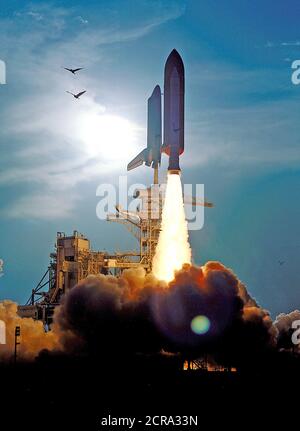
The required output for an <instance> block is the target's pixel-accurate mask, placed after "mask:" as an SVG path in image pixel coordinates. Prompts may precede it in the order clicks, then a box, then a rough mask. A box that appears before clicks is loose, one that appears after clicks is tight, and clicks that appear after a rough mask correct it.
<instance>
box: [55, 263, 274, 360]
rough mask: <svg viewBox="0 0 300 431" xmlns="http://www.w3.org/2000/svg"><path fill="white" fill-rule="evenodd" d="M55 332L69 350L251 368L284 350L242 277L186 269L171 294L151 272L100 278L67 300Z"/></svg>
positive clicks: (212, 266)
mask: <svg viewBox="0 0 300 431" xmlns="http://www.w3.org/2000/svg"><path fill="white" fill-rule="evenodd" d="M55 330H56V331H57V332H59V333H60V340H61V342H62V344H63V346H64V349H65V350H66V351H67V352H72V353H73V354H74V353H75V352H76V351H77V352H81V353H82V352H86V353H91V352H93V353H96V352H98V353H102V354H105V355H108V354H116V353H118V354H126V353H153V352H161V351H165V352H173V353H180V354H182V356H183V357H185V358H195V357H199V356H201V355H203V354H209V355H210V356H211V357H212V358H214V359H215V360H216V361H217V362H218V363H222V364H226V365H227V364H229V365H230V366H243V365H247V363H248V361H249V360H251V361H253V360H255V358H256V357H257V361H259V358H260V357H261V355H265V354H267V353H268V352H269V351H273V350H275V348H276V337H277V329H276V327H275V326H274V325H273V324H272V320H271V318H270V315H269V313H268V312H267V311H265V310H263V309H262V308H260V307H259V306H258V305H257V304H256V302H255V301H254V300H253V299H252V298H251V297H250V295H249V294H248V293H247V291H246V288H245V286H244V285H243V284H242V283H241V282H240V281H239V280H238V278H237V277H236V276H235V275H234V273H233V272H232V271H231V270H229V269H227V268H226V267H224V266H223V265H221V264H220V263H218V262H208V263H207V264H206V265H205V266H203V267H196V266H191V265H184V266H183V268H182V270H180V271H177V273H176V276H175V279H174V280H173V281H171V282H170V283H169V285H168V288H166V285H165V283H163V282H158V281H157V280H156V279H155V278H154V277H153V276H152V275H145V274H144V272H143V270H142V269H140V270H128V271H124V273H123V275H122V276H121V277H120V278H115V277H112V276H104V275H100V276H96V277H95V276H93V277H88V278H87V279H86V280H83V281H81V282H80V283H79V284H78V285H77V287H76V288H74V289H73V290H71V291H70V292H69V293H68V294H67V295H66V296H65V298H64V300H63V303H62V305H61V306H60V308H59V309H58V310H57V312H56V314H55Z"/></svg>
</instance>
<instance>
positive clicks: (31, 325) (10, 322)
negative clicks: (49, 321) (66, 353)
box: [0, 301, 59, 361]
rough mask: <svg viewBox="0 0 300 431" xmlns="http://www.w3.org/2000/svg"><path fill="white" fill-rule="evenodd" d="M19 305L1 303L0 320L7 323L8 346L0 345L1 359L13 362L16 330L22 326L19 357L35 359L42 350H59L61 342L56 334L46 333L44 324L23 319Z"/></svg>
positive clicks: (6, 302) (8, 302) (7, 302)
mask: <svg viewBox="0 0 300 431" xmlns="http://www.w3.org/2000/svg"><path fill="white" fill-rule="evenodd" d="M17 309H18V305H17V304H16V303H15V302H12V301H3V302H0V320H2V321H3V322H4V323H5V327H4V328H3V330H5V333H6V337H5V338H6V344H0V358H1V359H2V360H3V359H4V360H7V361H9V360H11V359H12V355H13V352H14V343H15V328H16V326H20V329H21V336H20V338H19V341H20V345H19V346H18V355H19V357H22V358H23V359H34V358H35V357H36V356H37V355H38V354H39V352H40V351H41V350H43V349H48V350H54V349H58V348H59V340H58V338H57V335H56V334H55V333H54V332H47V333H45V330H44V326H43V323H42V322H41V321H38V320H33V319H31V318H21V317H20V316H19V315H18V314H17Z"/></svg>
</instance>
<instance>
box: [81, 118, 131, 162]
mask: <svg viewBox="0 0 300 431" xmlns="http://www.w3.org/2000/svg"><path fill="white" fill-rule="evenodd" d="M80 129H81V133H80V134H81V140H82V141H83V142H84V144H85V150H86V152H87V153H88V155H89V156H91V157H97V156H101V157H103V158H104V159H105V160H108V161H109V160H111V161H116V160H120V161H121V162H122V163H124V160H127V159H128V154H129V151H130V152H132V150H133V148H135V147H137V143H136V141H137V137H136V127H135V126H134V125H133V124H132V123H130V121H128V120H126V119H125V118H122V117H118V116H114V115H106V114H102V115H99V114H89V115H86V117H84V118H83V120H82V125H81V127H80Z"/></svg>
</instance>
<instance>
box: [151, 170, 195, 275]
mask: <svg viewBox="0 0 300 431" xmlns="http://www.w3.org/2000/svg"><path fill="white" fill-rule="evenodd" d="M191 256H192V253H191V247H190V244H189V241H188V228H187V221H186V219H185V212H184V203H183V198H182V186H181V180H180V175H178V174H168V179H167V187H166V195H165V201H164V207H163V212H162V223H161V232H160V235H159V240H158V244H157V248H156V253H155V256H154V259H153V269H152V270H153V274H154V275H155V277H156V278H157V279H158V280H164V281H167V282H168V281H171V280H172V279H173V278H174V271H175V270H179V269H181V267H182V265H183V264H185V263H189V264H190V263H191Z"/></svg>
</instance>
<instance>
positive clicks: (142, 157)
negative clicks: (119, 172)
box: [127, 148, 147, 171]
mask: <svg viewBox="0 0 300 431" xmlns="http://www.w3.org/2000/svg"><path fill="white" fill-rule="evenodd" d="M146 160H147V148H145V149H144V150H143V151H141V152H140V154H138V155H137V156H136V157H135V158H134V159H133V160H131V162H130V163H128V165H127V171H131V170H132V169H135V168H137V167H138V166H141V165H142V164H143V163H144V162H146Z"/></svg>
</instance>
